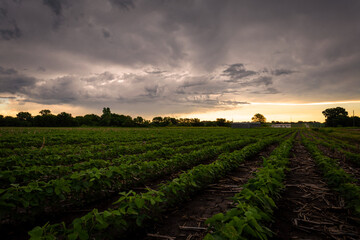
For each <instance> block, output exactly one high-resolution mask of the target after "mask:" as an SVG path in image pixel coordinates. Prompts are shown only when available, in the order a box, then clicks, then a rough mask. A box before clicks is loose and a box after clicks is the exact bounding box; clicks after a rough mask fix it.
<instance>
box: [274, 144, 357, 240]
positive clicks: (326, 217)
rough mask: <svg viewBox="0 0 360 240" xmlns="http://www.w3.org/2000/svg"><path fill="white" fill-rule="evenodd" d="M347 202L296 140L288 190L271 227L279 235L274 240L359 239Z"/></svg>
mask: <svg viewBox="0 0 360 240" xmlns="http://www.w3.org/2000/svg"><path fill="white" fill-rule="evenodd" d="M344 205H345V204H344V200H343V199H342V198H341V197H339V196H338V195H336V194H335V193H334V192H332V191H331V190H330V189H329V188H328V186H327V184H326V183H325V182H324V180H323V179H322V177H321V173H320V172H319V170H318V169H317V167H316V165H315V162H314V161H313V159H312V158H311V156H310V154H309V153H308V152H307V151H306V149H305V147H304V146H303V145H301V143H300V142H299V139H297V141H296V142H295V144H294V147H293V149H292V157H291V159H290V170H289V172H288V173H287V177H286V182H285V190H284V192H283V194H282V199H281V200H280V201H279V202H278V203H277V206H278V209H277V211H276V212H275V214H274V219H275V222H274V223H273V224H272V225H271V227H270V228H271V229H272V231H274V232H275V234H276V236H275V237H274V239H360V226H359V225H357V224H356V223H355V218H353V217H352V216H351V214H350V213H349V212H348V210H347V209H345V207H344Z"/></svg>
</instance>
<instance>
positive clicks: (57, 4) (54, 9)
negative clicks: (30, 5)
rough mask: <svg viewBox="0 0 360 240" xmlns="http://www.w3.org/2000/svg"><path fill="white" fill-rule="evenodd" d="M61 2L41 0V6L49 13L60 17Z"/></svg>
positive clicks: (57, 0) (60, 0) (58, 0)
mask: <svg viewBox="0 0 360 240" xmlns="http://www.w3.org/2000/svg"><path fill="white" fill-rule="evenodd" d="M62 2H63V1H62V0H43V4H44V5H46V6H47V7H49V8H50V9H51V11H52V12H53V13H54V14H55V15H57V16H60V15H61V12H62Z"/></svg>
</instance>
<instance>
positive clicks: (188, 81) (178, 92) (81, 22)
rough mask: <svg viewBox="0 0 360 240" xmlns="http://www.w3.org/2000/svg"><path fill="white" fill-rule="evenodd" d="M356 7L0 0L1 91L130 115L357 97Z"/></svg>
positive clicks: (352, 1)
mask: <svg viewBox="0 0 360 240" xmlns="http://www.w3.org/2000/svg"><path fill="white" fill-rule="evenodd" d="M359 13H360V1H357V0H343V1H337V0H336V1H335V0H334V1H331V0H322V1H320V0H317V1H302V0H298V1H297V0H293V1H288V0H283V1H280V0H275V1H268V0H263V1H257V0H255V1H254V0H248V1H235V0H234V1H226V0H225V1H218V0H213V1H211V0H203V1H201V0H194V1H186V0H182V1H175V0H173V1H171V0H169V1H163V0H151V1H146V0H102V1H95V0H77V1H71V0H1V1H0V98H1V99H5V98H6V99H9V101H16V102H17V104H19V105H24V104H25V105H26V104H29V103H40V104H44V105H58V104H70V105H72V106H74V107H79V106H80V107H83V108H86V109H88V112H89V113H91V112H94V111H96V112H99V109H102V107H104V106H109V107H110V108H111V109H112V110H113V111H115V112H118V113H128V114H137V115H142V114H153V115H156V114H181V113H190V112H197V111H199V112H201V111H210V110H214V109H221V110H226V109H234V108H239V107H241V106H244V105H249V104H251V103H252V102H294V103H299V102H301V103H305V102H322V101H325V102H326V101H351V100H360V97H359V93H360V67H359V66H360V44H359V43H360V14H359ZM49 108H51V106H49ZM74 114H75V115H76V113H74Z"/></svg>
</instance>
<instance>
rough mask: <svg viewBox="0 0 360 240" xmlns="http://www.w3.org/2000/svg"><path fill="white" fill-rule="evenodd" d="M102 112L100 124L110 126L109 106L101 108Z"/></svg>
mask: <svg viewBox="0 0 360 240" xmlns="http://www.w3.org/2000/svg"><path fill="white" fill-rule="evenodd" d="M102 112H103V114H102V115H101V121H100V123H101V125H102V126H110V124H111V111H110V108H109V107H104V108H103V111H102Z"/></svg>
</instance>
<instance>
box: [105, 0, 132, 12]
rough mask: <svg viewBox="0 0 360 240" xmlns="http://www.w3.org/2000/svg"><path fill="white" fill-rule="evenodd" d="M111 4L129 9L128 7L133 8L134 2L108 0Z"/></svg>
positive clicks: (130, 0) (129, 0) (128, 0)
mask: <svg viewBox="0 0 360 240" xmlns="http://www.w3.org/2000/svg"><path fill="white" fill-rule="evenodd" d="M109 1H110V3H111V4H112V5H113V6H116V7H118V8H121V9H126V10H129V9H130V8H134V7H135V5H134V2H133V1H132V0H109Z"/></svg>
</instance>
